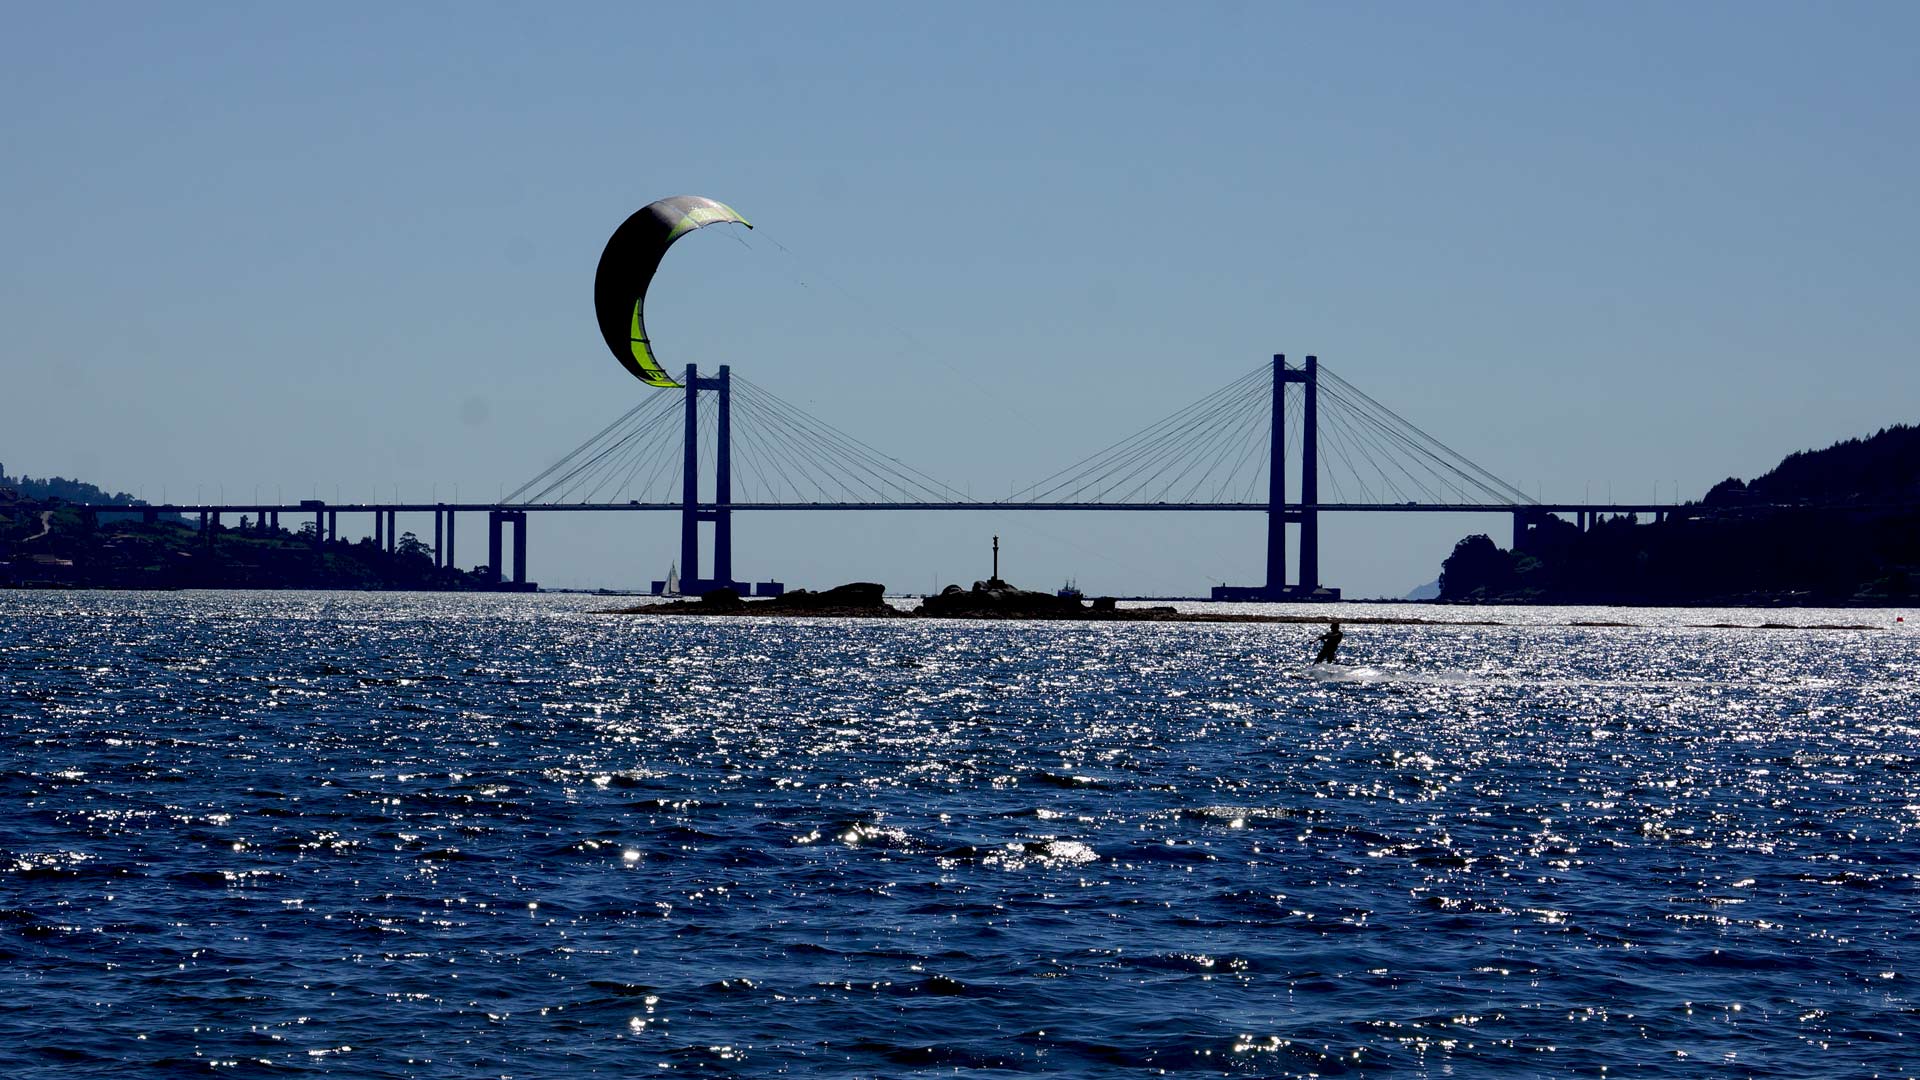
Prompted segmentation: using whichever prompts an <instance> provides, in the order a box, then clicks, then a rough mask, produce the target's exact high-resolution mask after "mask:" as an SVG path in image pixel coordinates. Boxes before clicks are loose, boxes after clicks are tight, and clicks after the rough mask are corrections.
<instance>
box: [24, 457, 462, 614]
mask: <svg viewBox="0 0 1920 1080" xmlns="http://www.w3.org/2000/svg"><path fill="white" fill-rule="evenodd" d="M16 479H17V478H9V479H8V482H7V483H6V484H5V485H0V587H14V588H115V589H178V588H218V589H434V590H448V589H456V590H467V589H484V588H489V587H490V585H489V583H488V582H487V581H486V580H485V575H484V574H482V573H481V572H480V568H477V567H476V568H475V570H473V571H461V570H457V569H454V568H452V567H444V568H442V567H435V566H434V565H433V550H432V549H431V548H430V547H427V546H426V545H424V544H422V543H421V542H420V541H419V539H418V538H416V537H415V536H414V535H413V534H412V533H405V534H403V535H401V537H400V538H399V540H398V542H397V543H396V544H395V550H393V551H384V550H382V549H380V548H379V547H377V546H375V545H374V543H373V542H372V541H371V540H367V539H361V540H355V541H332V542H321V541H319V540H318V539H317V538H316V537H315V536H314V533H313V523H312V522H311V521H309V522H307V523H305V524H304V525H303V526H302V527H301V528H300V529H299V531H297V532H289V531H288V530H286V529H262V528H259V527H258V525H257V523H255V522H252V521H249V520H248V519H246V518H244V517H243V518H241V519H240V521H239V522H238V524H237V527H232V526H229V527H221V528H217V529H215V530H213V532H212V534H211V535H208V534H205V533H202V532H201V531H200V530H199V528H198V526H197V523H196V524H194V525H189V524H186V523H185V520H184V519H182V518H179V517H178V516H170V517H168V518H162V519H160V520H157V521H151V522H148V521H144V520H142V517H141V515H140V514H138V513H130V514H124V515H123V514H99V515H97V516H92V517H89V516H86V515H82V514H81V513H80V512H79V511H77V510H74V509H73V508H72V503H73V501H75V500H82V501H86V502H95V503H97V502H109V501H110V502H116V503H125V504H127V505H131V506H138V505H141V504H140V503H139V501H138V500H134V499H131V498H130V497H129V496H126V495H124V494H120V495H108V494H106V493H105V492H102V491H101V490H100V489H99V488H97V487H94V486H93V485H92V484H87V483H84V482H82V481H77V480H66V479H63V478H55V479H53V480H47V481H25V480H21V481H20V482H19V483H18V484H17V486H16ZM29 492H34V493H36V494H32V495H30V494H29Z"/></svg>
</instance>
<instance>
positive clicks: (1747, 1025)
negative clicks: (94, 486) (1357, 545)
mask: <svg viewBox="0 0 1920 1080" xmlns="http://www.w3.org/2000/svg"><path fill="white" fill-rule="evenodd" d="M598 603H599V602H596V601H592V600H586V599H569V598H547V597H530V598H529V597H522V598H489V597H483V598H436V597H391V596H359V595H344V594H342V595H332V594H173V595H144V596H143V595H126V594H121V595H115V594H84V593H83V594H67V595H28V594H14V595H0V687H3V688H4V689H3V693H0V711H3V715H4V730H3V731H0V796H3V797H4V807H5V814H4V815H3V816H0V958H3V959H4V965H3V966H0V992H3V993H4V997H0V1075H5V1076H9V1077H56V1076H57V1077H63V1078H64V1077H70V1076H105V1075H110V1074H111V1075H126V1074H128V1073H134V1074H140V1075H163V1074H165V1075H170V1074H172V1073H175V1072H181V1073H186V1074H194V1073H196V1072H205V1071H215V1072H217V1073H220V1074H226V1073H232V1074H235V1075H279V1074H283V1073H287V1072H308V1073H321V1074H328V1075H340V1076H353V1077H482V1076H486V1077H495V1076H513V1077H549V1076H567V1075H607V1076H650V1075H663V1076H682V1075H684V1076H766V1075H794V1076H887V1077H898V1076H921V1075H935V1074H939V1075H947V1074H952V1073H955V1072H961V1073H966V1074H969V1075H974V1074H988V1075H991V1074H993V1073H996V1072H1002V1073H1052V1074H1059V1075H1133V1074H1138V1073H1145V1072H1158V1071H1161V1070H1166V1071H1173V1072H1179V1073H1186V1074H1192V1075H1216V1074H1224V1075H1249V1076H1253V1075H1257V1076H1308V1075H1320V1076H1331V1075H1363V1076H1364V1075H1383V1076H1384V1075H1394V1076H1443V1075H1458V1076H1493V1077H1508V1076H1571V1075H1590V1076H1597V1075H1601V1074H1602V1071H1603V1070H1604V1071H1605V1072H1606V1074H1607V1075H1613V1076H1626V1075H1636V1076H1693V1075H1700V1074H1702V1073H1710V1074H1711V1075H1729V1076H1746V1075H1752V1076H1809V1075H1826V1076H1867V1075H1875V1074H1878V1075H1909V1074H1911V1073H1912V1072H1914V1071H1915V1068H1916V1066H1915V1065H1914V1064H1913V1063H1914V1062H1915V1061H1916V1060H1920V1011H1916V1003H1915V993H1914V991H1915V979H1916V976H1917V975H1920V943H1917V940H1916V916H1917V915H1920V891H1917V890H1916V877H1915V874H1916V871H1920V690H1917V689H1916V688H1917V686H1920V648H1916V646H1917V645H1920V641H1917V640H1916V639H1915V637H1914V636H1913V635H1912V634H1911V632H1908V631H1904V630H1902V629H1898V628H1896V627H1894V626H1893V625H1891V622H1890V617H1884V618H1883V617H1878V616H1876V617H1875V620H1874V621H1876V622H1886V623H1888V624H1889V625H1887V626H1885V627H1884V628H1882V629H1878V630H1872V631H1845V630H1729V629H1701V628H1689V627H1686V626H1685V625H1683V624H1684V623H1685V622H1686V621H1687V620H1688V619H1689V618H1690V617H1691V616H1689V615H1688V614H1687V613H1661V614H1659V615H1658V616H1650V615H1647V614H1646V613H1633V612H1615V613H1612V614H1613V615H1614V616H1615V617H1617V618H1620V619H1622V620H1627V621H1633V620H1639V621H1642V622H1646V621H1649V620H1654V621H1657V622H1659V624H1660V625H1654V626H1641V627H1624V628H1620V627H1589V628H1577V627H1569V626H1567V625H1566V622H1567V621H1568V615H1567V613H1565V612H1553V611H1505V610H1503V611H1501V612H1497V613H1495V617H1499V618H1504V619H1510V620H1515V621H1516V622H1518V623H1521V624H1523V625H1509V626H1500V627H1378V628H1376V627H1350V628H1349V630H1350V632H1349V635H1348V639H1347V646H1346V650H1345V652H1346V654H1347V656H1348V657H1349V658H1350V659H1351V660H1352V662H1353V666H1351V667H1349V668H1347V669H1345V670H1343V671H1340V672H1336V673H1325V672H1322V673H1318V674H1315V673H1310V672H1308V671H1307V670H1305V669H1304V668H1303V667H1302V666H1301V663H1300V661H1301V660H1302V659H1303V658H1304V655H1305V654H1306V652H1307V649H1308V642H1309V640H1310V638H1311V636H1312V635H1311V633H1310V631H1308V630H1307V629H1306V628H1300V627H1287V626H1222V625H1183V626H1168V625H1151V624H1138V625H1120V626H1060V625H1034V624H978V623H962V624H954V623H930V622H917V621H915V622H905V623H892V622H885V623H867V622H860V623H854V622H809V621H787V622H742V621H727V622H699V621H691V620H681V621H674V620H669V619H661V618H631V617H628V618H623V617H606V616H599V615H594V614H591V613H589V609H591V608H592V607H595V606H597V604H598ZM1427 614H1435V612H1432V611H1429V612H1427ZM1438 614H1439V615H1441V616H1442V617H1445V616H1446V615H1447V614H1449V613H1448V612H1445V611H1442V612H1439V613H1438ZM1470 614H1471V613H1470ZM1589 614H1591V613H1589ZM1711 614H1712V615H1713V616H1714V618H1711V619H1708V618H1699V619H1698V620H1697V621H1739V620H1740V619H1741V618H1746V619H1748V621H1751V622H1755V623H1757V622H1759V621H1761V619H1762V618H1763V616H1760V615H1758V614H1752V613H1724V612H1723V613H1711ZM1771 617H1777V616H1771ZM1837 618H1839V619H1842V620H1847V619H1853V620H1857V619H1859V618H1860V615H1859V613H1840V614H1839V615H1838V616H1837ZM1802 621H1806V617H1804V616H1803V617H1802Z"/></svg>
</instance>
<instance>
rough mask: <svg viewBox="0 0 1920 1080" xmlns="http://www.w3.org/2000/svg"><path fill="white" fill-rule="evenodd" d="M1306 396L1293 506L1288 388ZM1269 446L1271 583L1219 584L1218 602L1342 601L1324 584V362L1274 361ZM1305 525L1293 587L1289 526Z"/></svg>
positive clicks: (1282, 356) (1312, 358) (1316, 359)
mask: <svg viewBox="0 0 1920 1080" xmlns="http://www.w3.org/2000/svg"><path fill="white" fill-rule="evenodd" d="M1294 384H1298V385H1299V386H1300V395H1301V401H1300V404H1301V409H1300V413H1301V431H1300V435H1301V438H1300V501H1299V502H1297V503H1292V504H1289V503H1288V502H1287V387H1288V386H1290V385H1294ZM1268 439H1269V442H1268V447H1267V453H1268V457H1267V582H1266V584H1264V585H1217V586H1215V587H1214V590H1213V599H1215V600H1235V601H1249V600H1254V601H1268V602H1274V601H1308V600H1338V599H1340V590H1339V589H1330V588H1327V587H1326V586H1323V585H1321V584H1320V510H1319V504H1320V358H1319V357H1317V356H1309V357H1307V362H1306V364H1305V365H1303V366H1301V367H1297V368H1296V367H1290V366H1288V364H1287V357H1286V354H1285V353H1275V354H1274V357H1273V417H1272V427H1271V432H1270V434H1269V436H1268ZM1288 525H1298V526H1299V527H1300V554H1299V573H1298V576H1297V577H1296V579H1295V580H1296V582H1297V583H1296V584H1293V585H1289V584H1287V526H1288Z"/></svg>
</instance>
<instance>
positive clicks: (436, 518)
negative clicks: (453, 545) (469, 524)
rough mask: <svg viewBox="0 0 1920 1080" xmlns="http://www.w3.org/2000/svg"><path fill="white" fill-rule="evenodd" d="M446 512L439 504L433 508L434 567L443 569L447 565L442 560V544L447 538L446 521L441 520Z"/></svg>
mask: <svg viewBox="0 0 1920 1080" xmlns="http://www.w3.org/2000/svg"><path fill="white" fill-rule="evenodd" d="M444 513H446V511H444V510H441V509H440V508H439V507H437V506H436V507H434V509H433V568H434V569H435V570H438V569H441V568H442V567H444V566H445V565H446V563H444V562H442V561H441V557H440V545H441V543H443V542H444V541H445V539H446V522H444V521H442V520H441V515H442V514H444Z"/></svg>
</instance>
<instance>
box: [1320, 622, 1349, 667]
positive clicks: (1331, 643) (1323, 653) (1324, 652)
mask: <svg viewBox="0 0 1920 1080" xmlns="http://www.w3.org/2000/svg"><path fill="white" fill-rule="evenodd" d="M1346 636H1347V635H1345V634H1343V633H1341V632H1340V620H1339V619H1334V620H1331V621H1330V622H1329V623H1328V624H1327V632H1326V633H1324V634H1322V635H1320V655H1318V656H1316V657H1314V658H1313V662H1314V663H1316V664H1331V663H1333V657H1334V654H1335V653H1337V652H1339V651H1340V639H1341V638H1344V637H1346Z"/></svg>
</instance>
